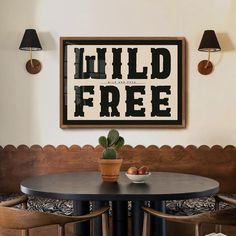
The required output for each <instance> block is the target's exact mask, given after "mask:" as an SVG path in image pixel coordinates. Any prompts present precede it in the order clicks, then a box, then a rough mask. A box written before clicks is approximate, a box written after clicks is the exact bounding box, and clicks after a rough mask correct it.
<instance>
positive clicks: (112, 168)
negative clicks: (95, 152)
mask: <svg viewBox="0 0 236 236" xmlns="http://www.w3.org/2000/svg"><path fill="white" fill-rule="evenodd" d="M122 161H123V160H122V159H114V160H110V159H99V167H100V171H101V174H102V179H103V181H105V182H117V180H118V178H119V174H120V167H121V164H122Z"/></svg>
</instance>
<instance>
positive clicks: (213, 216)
mask: <svg viewBox="0 0 236 236" xmlns="http://www.w3.org/2000/svg"><path fill="white" fill-rule="evenodd" d="M143 210H144V223H143V236H149V233H150V215H152V216H155V217H160V218H162V219H165V220H167V221H173V222H179V223H189V224H194V225H195V236H200V235H201V233H200V226H201V224H203V223H207V224H214V225H232V226H236V208H232V209H226V210H219V211H215V212H206V213H201V214H197V215H191V216H175V215H169V214H166V213H164V212H159V211H156V210H154V209H151V208H147V207H143Z"/></svg>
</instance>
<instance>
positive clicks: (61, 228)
mask: <svg viewBox="0 0 236 236" xmlns="http://www.w3.org/2000/svg"><path fill="white" fill-rule="evenodd" d="M58 236H65V226H64V225H58Z"/></svg>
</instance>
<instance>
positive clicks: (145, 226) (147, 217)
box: [142, 212, 150, 236]
mask: <svg viewBox="0 0 236 236" xmlns="http://www.w3.org/2000/svg"><path fill="white" fill-rule="evenodd" d="M149 233H150V214H148V213H146V212H144V218H143V234H142V236H149Z"/></svg>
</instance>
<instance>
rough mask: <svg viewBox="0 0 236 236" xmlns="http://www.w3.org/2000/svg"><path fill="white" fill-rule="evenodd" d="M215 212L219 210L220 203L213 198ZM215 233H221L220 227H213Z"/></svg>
mask: <svg viewBox="0 0 236 236" xmlns="http://www.w3.org/2000/svg"><path fill="white" fill-rule="evenodd" d="M215 210H216V211H219V210H220V201H219V200H218V199H217V198H215ZM215 232H216V233H221V225H215Z"/></svg>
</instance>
